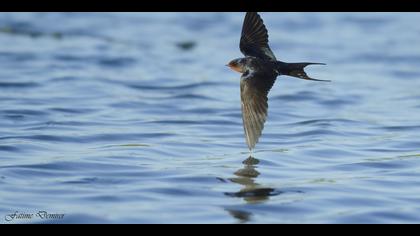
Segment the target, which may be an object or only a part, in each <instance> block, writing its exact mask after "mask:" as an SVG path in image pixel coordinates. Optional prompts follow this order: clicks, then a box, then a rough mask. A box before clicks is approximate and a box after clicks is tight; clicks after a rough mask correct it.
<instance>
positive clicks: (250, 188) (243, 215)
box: [225, 156, 277, 223]
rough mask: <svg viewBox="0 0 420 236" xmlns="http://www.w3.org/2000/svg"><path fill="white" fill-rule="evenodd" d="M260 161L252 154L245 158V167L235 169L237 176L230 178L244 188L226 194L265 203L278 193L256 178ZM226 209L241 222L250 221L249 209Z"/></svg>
mask: <svg viewBox="0 0 420 236" xmlns="http://www.w3.org/2000/svg"><path fill="white" fill-rule="evenodd" d="M259 162H260V161H259V160H258V159H256V158H254V157H252V156H249V157H248V158H247V159H246V160H244V161H243V162H242V163H243V164H244V166H243V168H241V169H239V170H237V171H235V172H234V173H233V174H234V175H235V177H233V178H230V179H229V180H230V181H231V182H233V183H236V184H240V185H242V188H241V189H240V190H239V191H238V192H226V193H225V195H226V196H231V197H237V198H242V199H244V200H245V202H246V203H248V204H256V203H263V202H265V201H267V200H269V198H270V196H273V195H277V194H276V193H275V192H276V190H275V189H273V188H268V187H264V186H263V185H261V184H259V183H257V181H256V179H257V178H258V176H259V175H260V172H258V171H257V170H256V168H257V165H258V163H259ZM226 210H227V211H228V212H229V214H230V215H232V216H233V217H234V218H236V219H238V220H239V222H241V223H245V222H248V221H249V220H250V218H251V213H250V212H248V211H243V210H238V209H226Z"/></svg>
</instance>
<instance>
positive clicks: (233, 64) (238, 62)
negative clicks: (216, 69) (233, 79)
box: [226, 58, 245, 73]
mask: <svg viewBox="0 0 420 236" xmlns="http://www.w3.org/2000/svg"><path fill="white" fill-rule="evenodd" d="M244 63H245V62H244V59H243V58H237V59H234V60H232V61H230V62H229V63H228V64H227V65H226V66H228V67H230V69H232V70H234V71H237V72H239V73H244V72H245V68H244V66H245V65H244Z"/></svg>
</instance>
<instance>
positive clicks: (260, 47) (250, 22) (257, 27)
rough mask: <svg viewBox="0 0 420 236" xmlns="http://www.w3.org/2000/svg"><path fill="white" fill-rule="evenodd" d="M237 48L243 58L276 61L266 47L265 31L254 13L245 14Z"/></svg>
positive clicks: (266, 35)
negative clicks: (251, 57) (249, 57)
mask: <svg viewBox="0 0 420 236" xmlns="http://www.w3.org/2000/svg"><path fill="white" fill-rule="evenodd" d="M239 48H240V50H241V52H242V53H243V54H244V55H245V56H253V57H258V58H260V59H262V60H268V61H277V59H276V57H275V56H274V54H273V52H272V51H271V49H270V47H269V46H268V33H267V29H266V28H265V25H264V22H263V20H262V19H261V17H260V15H258V13H256V12H247V13H246V15H245V19H244V24H243V26H242V34H241V41H240V43H239Z"/></svg>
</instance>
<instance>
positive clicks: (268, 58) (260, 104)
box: [227, 12, 329, 151]
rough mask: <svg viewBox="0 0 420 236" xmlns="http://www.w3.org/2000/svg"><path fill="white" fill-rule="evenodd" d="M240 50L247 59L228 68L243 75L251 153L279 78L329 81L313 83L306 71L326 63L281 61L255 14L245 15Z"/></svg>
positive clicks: (243, 111)
mask: <svg viewBox="0 0 420 236" xmlns="http://www.w3.org/2000/svg"><path fill="white" fill-rule="evenodd" d="M239 48H240V50H241V52H242V53H243V54H244V55H245V57H243V58H237V59H234V60H232V61H230V62H229V63H228V64H227V66H229V67H230V68H231V69H232V70H234V71H237V72H239V73H241V74H242V76H241V82H240V87H241V104H242V106H241V107H242V121H243V126H244V131H245V139H246V143H247V144H248V148H249V150H250V151H252V149H254V147H255V144H256V143H257V142H258V139H259V137H260V136H261V133H262V130H263V128H264V123H265V121H266V118H267V109H268V103H267V101H268V98H267V95H268V92H269V91H270V89H271V87H273V84H274V82H275V80H276V78H277V76H279V75H288V76H292V77H295V78H299V79H305V80H313V81H325V82H329V80H318V79H313V78H311V77H309V76H308V75H307V74H306V73H305V71H304V68H305V67H306V66H308V65H325V64H324V63H311V62H300V63H286V62H282V61H278V60H277V59H276V57H275V56H274V53H273V52H272V51H271V49H270V47H269V45H268V33H267V29H266V28H265V25H264V22H263V20H262V19H261V17H260V15H258V13H256V12H247V13H246V15H245V19H244V23H243V26H242V34H241V40H240V44H239Z"/></svg>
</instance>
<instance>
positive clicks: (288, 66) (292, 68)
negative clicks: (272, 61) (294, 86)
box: [277, 62, 331, 82]
mask: <svg viewBox="0 0 420 236" xmlns="http://www.w3.org/2000/svg"><path fill="white" fill-rule="evenodd" d="M308 65H326V64H324V63H313V62H300V63H285V62H278V64H277V70H278V71H279V72H280V74H282V75H288V76H293V77H296V78H299V79H306V80H314V81H323V82H331V80H320V79H314V78H311V77H309V76H308V75H307V74H306V72H305V71H304V68H305V67H306V66H308Z"/></svg>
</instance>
